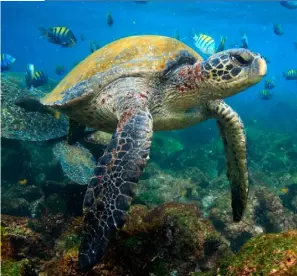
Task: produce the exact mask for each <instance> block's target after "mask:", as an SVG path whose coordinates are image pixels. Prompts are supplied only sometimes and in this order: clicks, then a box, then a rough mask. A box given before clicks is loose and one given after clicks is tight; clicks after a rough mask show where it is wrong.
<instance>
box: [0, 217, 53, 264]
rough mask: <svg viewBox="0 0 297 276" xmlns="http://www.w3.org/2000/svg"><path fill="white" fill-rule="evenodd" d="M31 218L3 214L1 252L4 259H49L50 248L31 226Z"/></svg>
mask: <svg viewBox="0 0 297 276" xmlns="http://www.w3.org/2000/svg"><path fill="white" fill-rule="evenodd" d="M31 221H32V220H31V219H28V218H23V217H13V216H7V215H2V217H1V252H2V260H8V259H15V260H20V259H25V258H30V259H31V260H33V259H37V258H38V259H47V258H49V257H50V256H51V254H52V252H50V251H49V250H48V248H47V247H46V245H45V244H44V242H43V239H42V237H41V235H40V234H38V233H36V232H34V231H32V230H31V229H30V228H29V226H28V225H29V224H30V223H31Z"/></svg>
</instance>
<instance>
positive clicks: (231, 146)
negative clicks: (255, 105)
mask: <svg viewBox="0 0 297 276" xmlns="http://www.w3.org/2000/svg"><path fill="white" fill-rule="evenodd" d="M206 106H207V110H206V113H208V114H209V116H210V117H212V118H215V119H217V126H218V128H219V132H220V135H221V138H222V140H223V144H224V150H225V156H226V163H227V178H228V179H229V182H230V184H231V194H232V209H233V220H234V221H240V220H241V218H242V215H243V212H244V210H245V207H246V204H247V199H248V190H249V189H248V186H249V181H248V169H247V158H246V136H245V131H244V126H243V123H242V121H241V119H240V117H239V116H238V114H237V113H236V112H235V111H233V110H232V108H231V107H230V106H228V105H227V104H226V103H225V102H224V101H223V100H216V101H210V102H208V103H207V104H206Z"/></svg>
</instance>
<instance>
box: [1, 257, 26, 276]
mask: <svg viewBox="0 0 297 276" xmlns="http://www.w3.org/2000/svg"><path fill="white" fill-rule="evenodd" d="M29 263H30V262H29V260H28V259H23V260H21V261H12V260H9V261H4V262H2V264H1V275H2V276H21V275H26V270H27V269H28V267H29Z"/></svg>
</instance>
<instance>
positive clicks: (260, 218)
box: [255, 189, 297, 233]
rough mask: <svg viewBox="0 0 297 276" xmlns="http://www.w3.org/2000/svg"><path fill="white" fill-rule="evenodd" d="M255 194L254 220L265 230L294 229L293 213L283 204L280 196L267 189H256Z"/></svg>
mask: <svg viewBox="0 0 297 276" xmlns="http://www.w3.org/2000/svg"><path fill="white" fill-rule="evenodd" d="M255 196H256V197H257V198H258V200H259V206H258V207H257V209H256V222H257V223H258V224H260V225H262V226H263V227H264V228H265V231H266V232H275V233H276V232H281V231H288V230H290V229H294V228H295V227H296V226H297V225H296V223H295V222H294V218H293V214H292V213H291V212H290V211H289V210H288V209H286V208H284V206H283V205H282V202H281V200H280V198H279V197H278V196H277V195H275V194H274V193H273V192H270V191H269V190H267V189H260V190H257V191H256V193H255Z"/></svg>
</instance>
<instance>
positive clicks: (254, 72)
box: [196, 48, 267, 99]
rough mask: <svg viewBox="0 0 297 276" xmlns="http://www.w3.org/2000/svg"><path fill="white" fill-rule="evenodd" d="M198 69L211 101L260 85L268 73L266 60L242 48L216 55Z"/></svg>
mask: <svg viewBox="0 0 297 276" xmlns="http://www.w3.org/2000/svg"><path fill="white" fill-rule="evenodd" d="M197 66H198V65H196V67H197ZM198 67H199V70H200V74H201V77H202V79H203V82H204V83H205V85H206V90H208V91H209V92H208V93H210V94H209V96H210V99H222V98H226V97H229V96H232V95H235V94H237V93H239V92H241V91H243V90H245V89H247V88H249V87H250V86H253V85H255V84H256V83H258V82H259V81H260V80H261V79H262V78H263V77H264V76H265V75H266V71H267V65H266V62H265V60H264V58H262V57H261V56H260V55H259V54H256V53H253V52H251V51H249V50H247V49H242V48H239V49H230V50H226V51H223V52H220V53H216V54H214V55H212V56H211V57H210V58H208V59H207V60H206V61H203V62H202V63H200V65H199V66H198ZM206 92H207V91H206ZM206 97H207V94H206Z"/></svg>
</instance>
